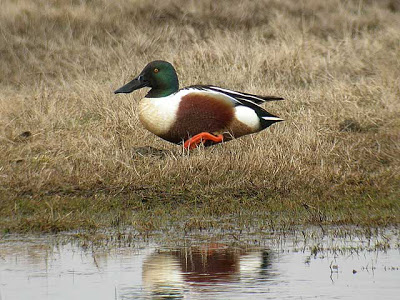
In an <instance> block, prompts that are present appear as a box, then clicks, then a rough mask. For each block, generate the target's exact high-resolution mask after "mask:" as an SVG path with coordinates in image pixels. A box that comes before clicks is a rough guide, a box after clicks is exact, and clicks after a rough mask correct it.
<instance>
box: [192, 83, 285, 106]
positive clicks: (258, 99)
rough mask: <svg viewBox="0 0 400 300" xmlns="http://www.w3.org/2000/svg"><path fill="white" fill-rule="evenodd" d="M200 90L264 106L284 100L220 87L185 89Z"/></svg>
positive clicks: (199, 86)
mask: <svg viewBox="0 0 400 300" xmlns="http://www.w3.org/2000/svg"><path fill="white" fill-rule="evenodd" d="M191 88H192V89H198V90H202V91H212V92H217V93H221V94H225V95H227V96H229V97H231V98H233V99H235V100H238V101H239V102H242V101H251V102H253V103H255V104H262V103H264V102H267V101H277V100H284V98H282V97H277V96H258V95H253V94H249V93H243V92H238V91H232V90H228V89H224V88H221V87H218V86H213V85H192V86H188V87H187V88H185V89H191Z"/></svg>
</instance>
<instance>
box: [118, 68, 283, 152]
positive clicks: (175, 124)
mask: <svg viewBox="0 0 400 300" xmlns="http://www.w3.org/2000/svg"><path fill="white" fill-rule="evenodd" d="M145 87H148V88H150V90H149V91H148V93H147V94H146V96H145V97H144V98H143V99H142V100H141V101H140V102H139V106H138V115H139V120H140V122H141V123H142V125H143V126H144V127H145V128H146V129H147V130H148V131H150V132H152V133H153V134H155V135H157V136H158V137H160V138H162V139H164V140H166V141H168V142H171V143H174V144H178V145H182V144H183V147H184V148H185V149H190V150H191V149H195V148H197V147H199V146H200V145H204V146H211V145H215V144H219V143H222V142H226V141H230V140H232V139H236V138H239V137H241V136H244V135H248V134H253V133H256V132H259V131H261V130H264V129H266V128H267V127H269V126H271V125H272V124H274V123H277V122H280V121H283V119H281V118H279V117H277V116H275V115H273V114H271V113H269V112H267V111H266V110H265V109H264V108H263V107H261V106H260V104H263V103H264V102H267V101H276V100H283V98H282V97H276V96H258V95H253V94H249V93H244V92H238V91H234V90H229V89H226V88H221V87H217V86H213V85H192V86H188V87H185V88H182V89H179V81H178V75H177V73H176V70H175V68H174V66H173V65H172V64H171V63H169V62H167V61H163V60H155V61H152V62H150V63H148V64H147V65H146V66H145V68H144V69H143V70H142V71H141V72H140V74H139V75H138V76H137V77H135V78H134V79H133V80H131V81H129V82H128V83H126V84H125V85H124V86H122V87H121V88H119V89H117V90H116V91H114V93H115V94H119V93H132V92H133V91H135V90H138V89H141V88H145Z"/></svg>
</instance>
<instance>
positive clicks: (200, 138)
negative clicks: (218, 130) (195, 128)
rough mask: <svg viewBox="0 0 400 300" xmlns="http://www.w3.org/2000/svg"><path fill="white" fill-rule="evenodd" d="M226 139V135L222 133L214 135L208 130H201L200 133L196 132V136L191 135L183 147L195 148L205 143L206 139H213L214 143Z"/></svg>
mask: <svg viewBox="0 0 400 300" xmlns="http://www.w3.org/2000/svg"><path fill="white" fill-rule="evenodd" d="M223 140H224V136H223V135H222V134H220V135H217V136H215V135H213V134H211V133H208V132H201V133H199V134H196V135H195V136H193V137H191V138H190V139H188V140H187V141H185V143H184V144H183V147H184V148H186V149H190V150H192V149H194V148H196V147H197V146H198V145H199V144H201V143H204V142H206V141H212V142H214V143H216V144H217V143H221V142H222V141H223Z"/></svg>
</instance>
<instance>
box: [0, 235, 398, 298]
mask: <svg viewBox="0 0 400 300" xmlns="http://www.w3.org/2000/svg"><path fill="white" fill-rule="evenodd" d="M260 241H262V242H260ZM396 243H397V244H396ZM255 244H257V245H255ZM396 245H397V246H396ZM399 254H400V253H399V247H398V240H397V241H393V240H389V239H388V238H387V237H384V238H382V237H378V238H376V239H371V238H369V239H365V238H361V239H360V238H354V237H353V238H350V239H349V238H333V237H323V238H319V239H314V240H312V241H310V240H307V239H301V238H298V237H296V238H294V237H293V236H292V237H285V238H278V239H277V238H264V239H258V240H257V241H256V242H254V243H253V245H249V243H248V242H246V243H243V244H242V243H229V242H226V241H215V240H213V241H210V240H208V241H204V239H198V240H196V239H194V238H191V239H189V240H184V242H182V243H176V245H175V246H171V243H166V244H164V245H163V244H162V242H160V240H157V241H155V240H153V241H147V242H137V243H135V244H134V246H132V244H130V245H129V246H128V245H126V246H123V245H122V246H113V247H109V246H104V247H95V246H93V245H90V244H85V243H81V242H76V241H74V240H68V241H63V242H60V241H59V240H58V239H57V238H54V237H24V238H21V237H13V236H10V237H7V238H3V239H2V240H1V241H0V299H1V300H10V299H378V298H379V299H399V293H400V255H399Z"/></svg>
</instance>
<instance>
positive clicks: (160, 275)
mask: <svg viewBox="0 0 400 300" xmlns="http://www.w3.org/2000/svg"><path fill="white" fill-rule="evenodd" d="M272 260H273V256H272V255H271V253H270V252H268V251H267V250H258V251H254V250H253V251H251V250H244V249H237V248H231V247H228V246H226V245H223V244H217V243H210V244H204V245H201V246H194V247H189V248H182V249H177V250H169V251H161V252H156V253H153V254H151V255H149V256H148V257H147V258H146V260H145V261H144V263H143V273H142V279H143V286H144V287H145V288H146V289H147V290H148V291H149V292H150V293H151V294H152V295H157V296H159V297H171V298H175V299H176V298H181V297H182V296H183V294H184V291H188V290H190V292H196V290H197V291H202V292H207V291H210V292H211V291H212V290H213V288H215V287H216V286H218V289H219V290H220V291H221V289H224V286H225V289H229V285H230V284H234V283H235V282H239V281H240V282H241V283H243V282H249V283H250V282H254V281H258V282H260V281H267V280H268V279H269V278H270V277H271V276H273V274H274V272H273V271H272Z"/></svg>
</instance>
